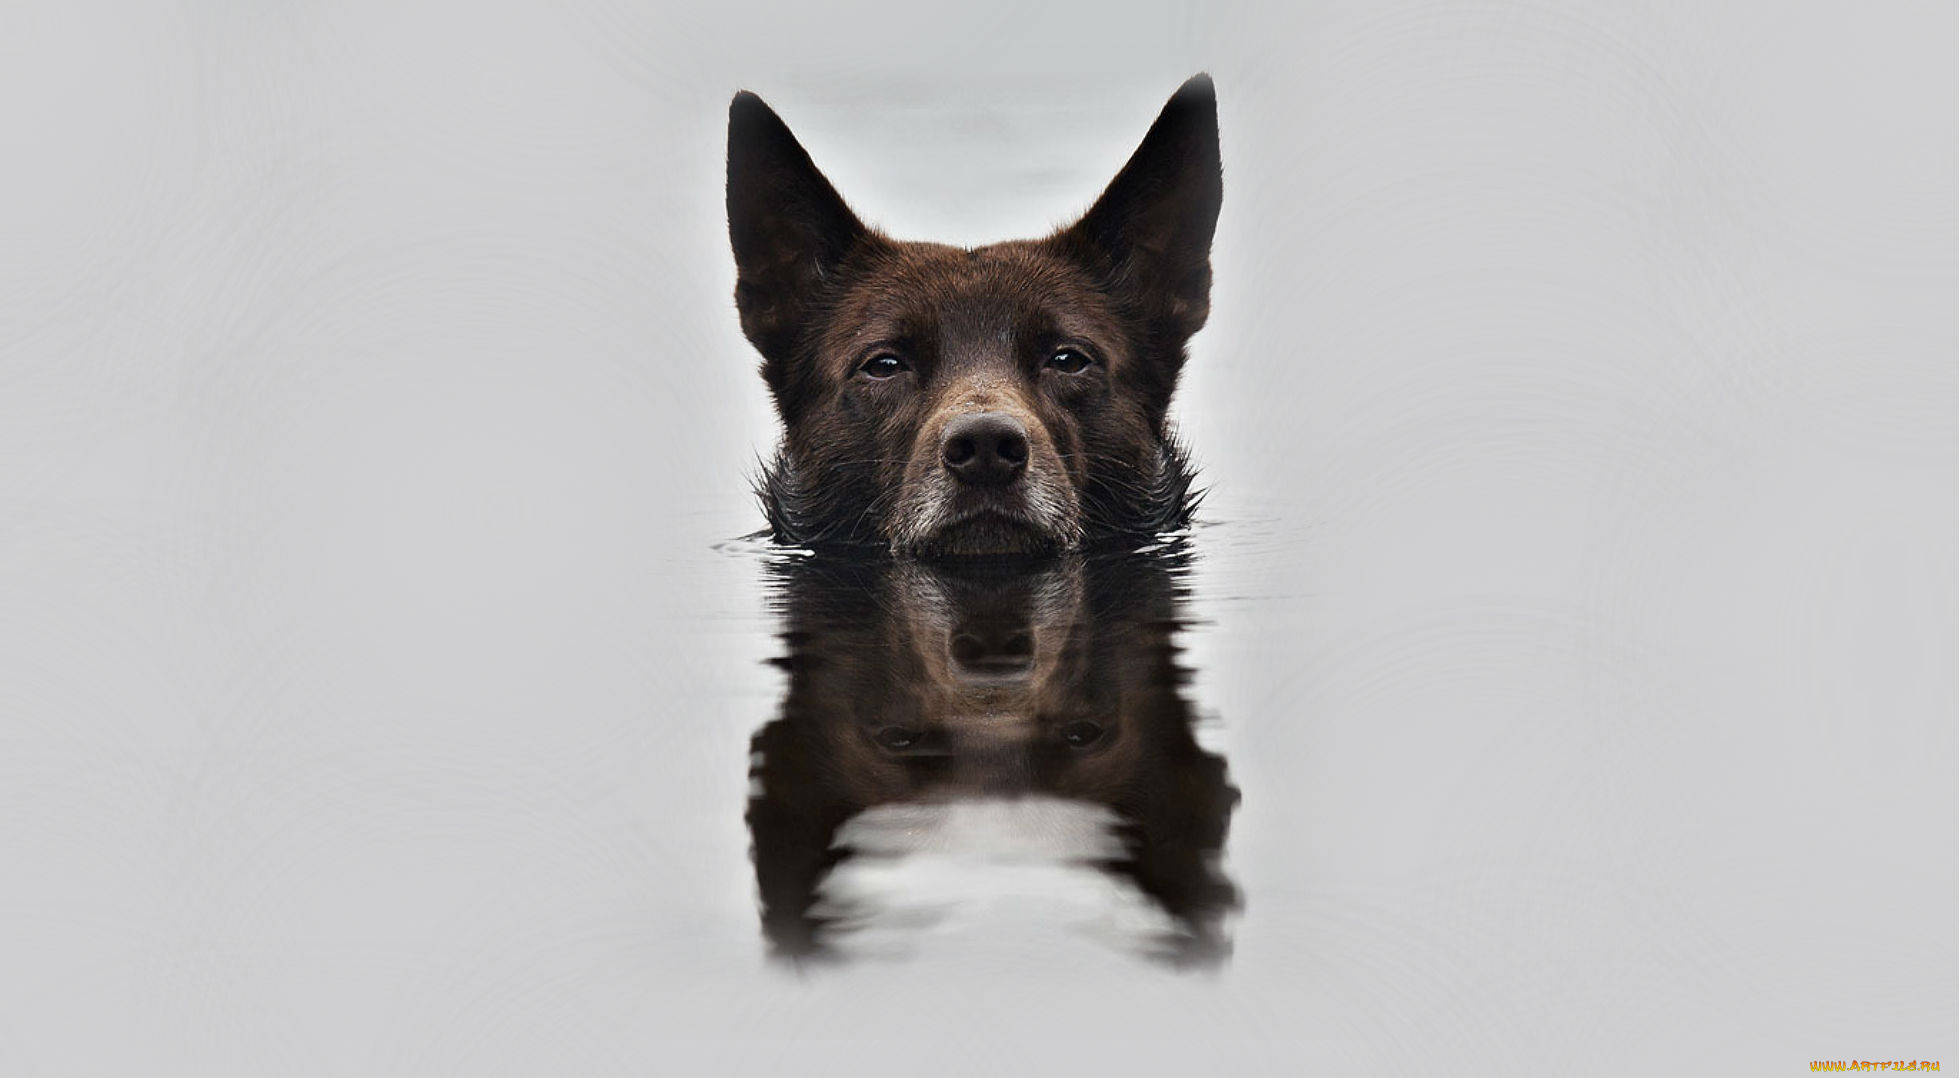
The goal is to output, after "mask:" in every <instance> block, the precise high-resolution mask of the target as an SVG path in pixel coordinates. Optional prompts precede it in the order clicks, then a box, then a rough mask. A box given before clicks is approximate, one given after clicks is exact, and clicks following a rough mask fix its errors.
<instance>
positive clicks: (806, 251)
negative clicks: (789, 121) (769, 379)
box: [728, 90, 866, 367]
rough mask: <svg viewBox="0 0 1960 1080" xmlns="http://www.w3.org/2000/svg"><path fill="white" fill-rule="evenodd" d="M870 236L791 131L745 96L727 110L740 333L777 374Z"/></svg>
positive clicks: (730, 220) (730, 221)
mask: <svg viewBox="0 0 1960 1080" xmlns="http://www.w3.org/2000/svg"><path fill="white" fill-rule="evenodd" d="M865 234H866V229H865V227H864V225H863V223H861V222H860V221H858V219H857V216H856V215H855V214H853V213H851V209H850V207H848V206H846V205H844V199H843V197H842V196H840V195H838V194H837V191H836V189H835V188H832V187H831V186H830V181H828V180H826V179H824V175H823V173H821V172H818V171H817V167H816V165H815V164H814V163H812V162H811V160H810V155H809V154H808V153H806V152H804V149H803V147H802V146H801V145H800V144H799V143H797V141H796V136H794V135H792V134H790V130H789V126H788V125H786V124H784V123H783V121H782V118H781V117H779V116H777V115H776V113H775V110H773V109H771V108H770V107H769V106H768V105H766V104H764V103H763V101H762V99H761V98H759V97H757V96H755V95H754V94H751V93H749V92H748V91H746V90H745V91H743V92H741V93H739V94H736V95H735V100H734V101H732V102H730V103H729V105H728V239H729V242H730V244H731V245H733V247H734V249H735V270H736V278H735V304H736V307H737V308H738V309H739V310H740V311H741V315H742V332H743V333H745V334H747V335H748V338H749V340H750V341H751V342H753V343H754V344H755V347H756V348H757V349H758V350H760V351H761V353H762V355H763V357H764V358H765V359H766V360H768V361H769V366H771V367H774V366H776V365H780V364H782V363H784V362H786V361H787V360H788V358H789V356H790V354H791V353H792V352H794V350H795V348H796V343H797V339H798V336H799V334H800V332H801V330H802V327H803V324H804V322H805V320H806V319H807V318H808V315H809V310H810V303H811V301H812V299H813V298H814V296H815V294H816V293H817V292H818V291H819V289H821V287H822V285H823V283H824V281H825V279H826V278H828V277H829V276H830V274H831V273H832V271H834V270H835V269H836V268H837V266H838V264H839V263H841V262H843V261H844V258H845V256H847V255H849V254H850V252H851V249H852V248H853V247H854V246H855V245H856V244H857V242H858V241H859V240H860V239H862V238H863V237H864V236H865Z"/></svg>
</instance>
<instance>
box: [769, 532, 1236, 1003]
mask: <svg viewBox="0 0 1960 1080" xmlns="http://www.w3.org/2000/svg"><path fill="white" fill-rule="evenodd" d="M1188 563H1189V552H1188V550H1187V549H1185V548H1184V547H1182V545H1181V544H1180V543H1179V542H1177V541H1175V540H1174V541H1172V543H1171V544H1170V545H1168V546H1159V547H1154V548H1152V549H1149V550H1145V551H1136V552H1117V553H1100V554H1097V555H1095V556H1093V557H1091V556H1087V555H1083V554H1065V555H1059V556H1055V557H1051V558H1047V559H1042V560H1039V561H1038V562H1035V563H1033V564H1031V565H1030V564H1023V563H1020V562H1019V561H1015V562H1011V563H1001V562H999V561H995V560H980V559H959V560H921V559H833V558H824V557H806V558H799V559H792V560H786V561H785V562H783V563H781V564H778V565H775V566H774V567H772V572H773V573H774V575H775V582H774V585H775V591H776V592H777V593H778V596H779V598H780V601H781V602H780V604H779V605H778V606H779V608H780V610H781V611H782V614H783V628H782V640H783V643H784V645H785V647H786V652H785V654H784V655H783V656H781V657H779V658H778V659H776V660H775V663H776V664H778V665H779V666H780V667H782V668H783V669H785V670H786V671H787V672H788V675H789V685H788V690H787V692H786V694H785V695H784V698H783V703H782V710H781V712H780V714H779V715H778V716H777V717H776V718H775V719H773V720H771V721H770V722H769V723H768V724H766V725H764V726H763V728H762V729H761V730H760V731H758V732H757V733H756V734H755V736H754V738H753V740H752V741H751V743H750V747H749V750H750V753H749V764H750V773H749V776H750V781H751V787H750V799H749V804H748V812H747V820H748V826H749V832H750V838H751V840H752V842H753V848H752V855H753V857H754V860H755V872H756V884H757V892H758V895H759V897H760V899H761V903H762V910H761V917H762V929H763V933H764V935H765V937H766V938H767V940H768V941H769V943H770V946H771V951H772V952H773V953H775V954H776V955H777V956H779V957H781V958H784V959H791V960H796V959H802V958H806V957H822V956H827V955H838V953H837V952H836V950H835V949H833V946H836V945H838V944H839V943H840V940H841V939H843V938H848V936H849V933H848V932H849V930H850V929H851V928H852V927H853V925H855V923H856V921H857V920H855V919H853V918H849V917H846V918H842V919H841V920H840V919H839V916H838V912H837V911H836V910H835V908H836V903H835V901H836V900H837V897H835V896H833V895H831V894H830V892H828V891H827V890H826V882H827V881H828V880H829V879H830V878H831V876H832V874H833V873H834V872H835V871H838V870H840V869H842V868H843V867H844V866H845V865H846V864H848V863H850V862H851V861H852V860H853V859H856V858H859V857H861V856H862V857H865V858H867V859H869V860H870V861H872V862H877V861H879V855H880V853H879V852H876V851H872V850H861V849H860V845H859V843H858V841H861V840H862V839H864V838H863V836H861V835H859V836H857V837H856V838H855V839H853V832H852V830H853V829H856V828H858V827H859V826H860V825H863V824H865V823H866V822H868V821H870V820H871V819H873V818H875V817H876V815H877V813H878V812H880V811H892V810H896V811H899V812H900V814H901V819H902V820H916V819H917V818H918V817H919V816H920V815H924V816H927V817H929V816H930V815H932V814H933V813H934V812H936V811H945V810H949V809H950V808H953V807H956V806H959V805H973V804H986V803H988V802H990V801H991V802H992V803H994V804H997V805H998V804H1001V803H1016V804H1019V805H1023V806H1027V805H1029V804H1034V803H1042V802H1043V801H1044V800H1045V805H1047V806H1050V807H1058V806H1069V807H1076V808H1085V809H1088V810H1091V811H1097V812H1099V813H1105V814H1106V818H1105V819H1104V820H1106V821H1108V822H1109V825H1108V826H1107V827H1108V829H1109V831H1108V833H1107V834H1106V836H1105V839H1104V843H1103V844H1102V845H1101V846H1100V848H1099V849H1098V850H1095V851H1093V852H1091V853H1089V854H1086V855H1083V856H1081V859H1082V865H1085V866H1088V867H1092V868H1095V869H1099V870H1101V871H1102V872H1104V873H1106V874H1108V875H1109V876H1111V877H1112V878H1114V879H1116V880H1118V881H1122V882H1126V883H1128V884H1129V885H1130V886H1132V887H1134V888H1135V890H1136V891H1137V892H1138V893H1139V894H1141V895H1142V896H1143V897H1146V898H1148V899H1149V900H1150V901H1151V902H1152V903H1154V904H1155V905H1156V906H1157V908H1158V909H1159V910H1161V911H1162V912H1163V913H1164V914H1165V915H1166V916H1168V917H1169V921H1170V923H1171V926H1172V929H1171V930H1170V932H1169V935H1168V936H1167V937H1163V938H1160V939H1158V940H1155V941H1154V942H1151V943H1149V950H1150V952H1151V954H1152V955H1154V956H1157V957H1158V958H1160V959H1163V960H1166V961H1169V962H1172V963H1174V964H1176V965H1179V966H1184V965H1195V966H1204V965H1208V964H1213V963H1216V962H1219V961H1222V960H1223V959H1224V957H1225V955H1226V953H1227V952H1229V948H1230V941H1229V937H1228V935H1227V934H1226V931H1225V920H1226V919H1227V917H1228V916H1229V915H1231V914H1232V913H1233V912H1235V911H1236V910H1237V909H1238V907H1239V902H1240V898H1239V891H1238V889H1237V887H1236V886H1235V885H1234V883H1233V882H1232V881H1231V879H1230V878H1229V877H1228V876H1227V875H1226V874H1225V872H1224V871H1223V869H1222V866H1221V862H1220V859H1221V853H1222V851H1223V849H1224V846H1225V841H1226V836H1227V833H1228V831H1229V829H1230V824H1231V817H1232V813H1233V810H1234V808H1235V807H1236V806H1237V804H1238V802H1239V791H1238V789H1237V788H1236V787H1235V786H1234V785H1233V783H1232V781H1231V779H1230V776H1229V771H1228V769H1227V766H1226V762H1225V759H1224V758H1223V757H1222V756H1220V755H1218V754H1215V753H1213V752H1211V751H1209V750H1207V749H1205V748H1204V747H1203V746H1201V745H1200V744H1199V743H1198V741H1197V739H1196V737H1195V734H1194V729H1195V725H1196V721H1197V712H1196V709H1195V708H1194V707H1193V706H1192V705H1191V704H1190V703H1188V702H1187V701H1186V699H1185V696H1184V693H1183V688H1184V685H1185V683H1186V681H1187V678H1188V675H1189V671H1188V670H1187V669H1186V668H1185V667H1184V666H1183V664H1182V663H1181V656H1182V652H1181V649H1180V647H1179V645H1178V642H1177V636H1178V633H1179V631H1180V630H1181V628H1182V626H1183V621H1184V615H1183V610H1182V603H1181V599H1180V597H1181V594H1182V590H1183V588H1184V580H1183V579H1184V573H1185V570H1186V568H1187V567H1188ZM908 813H909V814H910V815H911V816H909V817H908V816H906V815H907V814H908ZM889 855H890V853H885V857H886V858H887V859H889Z"/></svg>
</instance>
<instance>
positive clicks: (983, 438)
mask: <svg viewBox="0 0 1960 1080" xmlns="http://www.w3.org/2000/svg"><path fill="white" fill-rule="evenodd" d="M939 456H940V460H942V461H944V462H945V463H946V469H947V471H948V472H951V473H952V474H953V475H954V476H955V477H958V478H959V480H960V482H961V483H966V484H1005V483H1008V482H1009V481H1011V480H1013V479H1014V478H1015V477H1017V476H1020V475H1021V471H1022V470H1023V469H1025V468H1027V465H1028V429H1027V427H1026V426H1025V425H1023V424H1022V423H1021V422H1020V421H1019V420H1016V419H1014V418H1013V417H1011V416H1009V415H1007V414H1006V413H997V412H984V413H971V414H968V415H966V416H962V417H960V418H958V419H956V420H954V421H953V422H952V423H950V424H947V425H946V432H945V434H944V435H942V436H941V437H940V440H939Z"/></svg>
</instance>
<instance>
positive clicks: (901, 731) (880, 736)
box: [872, 725, 926, 750]
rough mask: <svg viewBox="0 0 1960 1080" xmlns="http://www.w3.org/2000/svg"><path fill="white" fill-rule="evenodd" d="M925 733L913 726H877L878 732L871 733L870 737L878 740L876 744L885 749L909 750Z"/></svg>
mask: <svg viewBox="0 0 1960 1080" xmlns="http://www.w3.org/2000/svg"><path fill="white" fill-rule="evenodd" d="M925 734H926V733H925V732H923V731H918V730H915V729H913V728H907V727H898V726H896V725H894V726H892V727H885V728H879V729H878V733H877V734H876V735H873V736H872V738H874V739H876V740H878V745H879V746H882V747H884V748H885V749H887V750H909V749H911V748H912V747H914V746H917V745H918V744H919V740H920V739H923V738H925Z"/></svg>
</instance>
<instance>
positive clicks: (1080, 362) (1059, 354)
mask: <svg viewBox="0 0 1960 1080" xmlns="http://www.w3.org/2000/svg"><path fill="white" fill-rule="evenodd" d="M1093 363H1095V361H1093V360H1091V359H1089V354H1088V353H1085V352H1083V351H1082V350H1081V349H1056V350H1055V351H1054V352H1053V353H1052V354H1050V355H1049V357H1048V366H1049V367H1051V368H1054V369H1055V370H1056V371H1059V372H1061V373H1062V374H1064V375H1080V374H1082V373H1083V372H1085V371H1087V370H1089V365H1090V364H1093Z"/></svg>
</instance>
